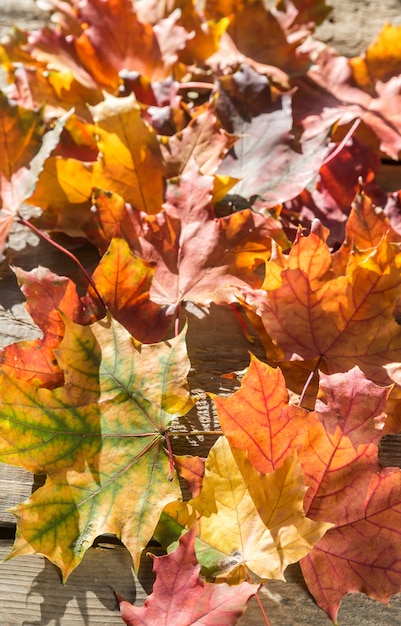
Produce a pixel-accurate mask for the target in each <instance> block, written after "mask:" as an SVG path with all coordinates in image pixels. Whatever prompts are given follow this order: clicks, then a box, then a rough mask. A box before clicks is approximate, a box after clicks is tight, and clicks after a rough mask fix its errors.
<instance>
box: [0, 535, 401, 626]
mask: <svg viewBox="0 0 401 626" xmlns="http://www.w3.org/2000/svg"><path fill="white" fill-rule="evenodd" d="M11 544H12V542H11V540H2V541H0V558H4V557H5V556H6V555H7V553H8V552H9V550H10V548H11ZM152 582H153V576H152V572H151V559H150V558H149V557H146V556H144V557H143V559H142V564H141V569H140V572H139V577H138V578H137V577H135V576H134V574H133V571H132V563H131V558H130V555H129V553H128V551H127V550H126V549H125V548H124V547H122V546H121V545H113V544H111V543H109V542H108V541H107V540H106V539H105V540H104V541H103V542H102V543H101V545H98V546H97V547H93V548H90V549H89V550H88V552H87V554H86V555H85V558H84V560H83V562H82V563H81V565H80V566H79V567H78V568H77V569H76V570H75V571H74V572H73V573H72V574H71V576H70V578H69V579H68V581H67V584H66V585H62V584H61V582H60V576H59V572H58V569H57V568H56V567H55V566H54V565H52V564H51V563H49V561H47V560H46V559H44V558H43V557H40V556H37V555H35V556H27V557H17V558H16V559H11V560H10V561H7V562H5V563H1V564H0V624H1V625H2V626H17V625H18V626H22V625H24V626H81V625H83V624H84V625H85V626H99V625H102V626H121V624H122V621H121V618H120V615H119V612H118V608H117V604H116V601H115V597H114V591H119V592H120V593H121V594H122V595H123V596H124V597H125V598H127V599H128V600H129V601H130V602H133V603H135V604H136V605H138V606H141V605H142V604H143V602H144V601H145V598H146V597H147V594H148V593H150V592H151V587H152ZM261 601H262V605H263V607H264V610H265V611H266V613H267V615H268V618H269V622H270V626H312V625H313V626H330V624H331V621H330V620H329V618H328V617H327V615H325V613H324V612H323V611H321V610H320V609H319V608H318V607H317V606H316V604H315V602H314V600H313V598H312V597H311V596H310V594H309V593H308V591H307V589H306V587H305V584H304V582H303V579H302V575H301V572H300V569H299V566H298V565H293V566H290V567H289V568H287V582H284V581H270V582H269V583H268V584H267V586H266V588H265V589H264V590H263V591H262V592H261ZM339 621H340V624H344V626H345V625H346V626H379V624H380V626H395V624H399V623H401V594H398V595H397V596H395V597H394V598H393V600H392V601H391V608H387V607H386V606H384V605H382V604H380V603H379V602H375V601H374V600H370V599H369V598H367V597H366V596H364V595H363V594H359V593H357V594H350V595H349V596H347V597H346V598H345V600H344V602H343V604H342V606H341V609H340V616H339ZM262 623H263V621H262V616H261V612H260V609H259V606H258V604H257V602H256V600H254V599H253V600H251V601H250V603H249V605H248V608H247V610H246V613H245V615H244V617H243V618H242V619H241V621H240V626H255V625H258V624H262ZM155 626H157V625H156V624H155ZM171 626H175V625H174V624H171Z"/></svg>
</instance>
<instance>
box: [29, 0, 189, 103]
mask: <svg viewBox="0 0 401 626" xmlns="http://www.w3.org/2000/svg"><path fill="white" fill-rule="evenodd" d="M56 6H57V8H59V7H60V3H57V5H56ZM54 17H55V18H56V19H57V17H58V16H57V13H56V15H55V16H54ZM68 17H69V19H68V20H65V21H61V20H60V22H59V25H58V28H54V27H45V28H43V29H42V30H41V31H39V32H38V33H31V34H30V36H29V39H28V46H27V51H28V52H29V53H30V54H31V56H32V57H33V59H35V60H36V61H39V62H40V63H45V64H47V65H48V66H49V67H50V68H52V69H58V70H61V71H63V70H65V69H67V70H69V71H70V72H71V73H72V75H73V76H74V78H75V79H76V80H77V81H79V82H81V83H82V84H83V85H84V86H85V87H89V88H94V87H95V88H96V87H97V86H101V87H103V88H105V89H108V90H109V91H111V92H113V93H116V92H117V90H118V87H119V85H120V84H121V78H120V76H119V72H120V71H121V70H128V71H133V70H135V71H137V72H139V73H141V74H144V75H146V76H148V77H149V78H151V79H153V80H159V79H162V78H165V77H166V76H168V75H169V74H170V72H171V68H172V66H173V65H174V63H175V61H176V59H177V54H178V52H179V50H181V49H182V48H183V47H184V46H185V43H186V41H187V40H188V39H189V38H190V35H189V33H187V32H186V30H185V29H184V28H182V27H180V26H177V24H176V21H177V19H178V13H176V12H175V13H173V14H172V15H170V16H169V17H167V18H166V19H165V20H160V21H159V23H158V24H157V25H156V26H155V27H152V26H151V25H150V24H146V23H142V22H140V21H139V19H138V17H137V14H136V11H135V7H134V5H133V3H132V2H131V0H115V1H114V2H112V3H111V2H109V1H108V0H85V1H84V2H80V3H79V4H78V3H76V4H75V6H74V10H73V11H69V15H68ZM60 26H61V27H60Z"/></svg>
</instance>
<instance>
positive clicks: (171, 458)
mask: <svg viewBox="0 0 401 626" xmlns="http://www.w3.org/2000/svg"><path fill="white" fill-rule="evenodd" d="M164 438H165V440H166V445H167V452H168V459H169V463H170V469H169V473H168V479H169V480H173V478H174V469H175V468H174V455H173V450H172V447H171V441H170V437H169V436H168V432H167V431H166V432H165V433H164Z"/></svg>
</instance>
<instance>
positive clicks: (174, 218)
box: [88, 169, 287, 316]
mask: <svg viewBox="0 0 401 626" xmlns="http://www.w3.org/2000/svg"><path fill="white" fill-rule="evenodd" d="M213 189H214V181H213V178H212V177H211V176H202V175H200V174H199V172H197V170H196V169H191V170H189V171H188V172H187V173H185V174H183V175H182V176H180V177H179V178H178V179H172V180H170V181H169V183H168V185H167V189H166V201H165V203H164V204H163V209H162V211H160V212H159V213H158V214H156V215H146V214H144V213H143V212H142V213H141V212H139V211H132V209H131V208H130V207H129V206H127V205H126V203H124V202H123V200H122V199H121V198H118V197H116V196H115V195H111V196H110V195H109V194H101V193H100V194H99V195H98V196H97V197H98V202H97V203H96V213H95V214H94V219H93V218H92V219H91V221H90V222H89V223H88V228H89V229H90V232H91V233H93V235H91V238H93V237H94V239H92V240H94V241H97V242H99V245H100V246H101V249H102V250H104V246H105V242H106V241H107V239H108V238H109V237H112V236H113V233H114V232H115V227H116V226H117V224H119V223H120V224H121V232H122V234H123V235H124V238H126V240H127V242H128V244H129V246H130V248H131V250H132V251H133V253H134V254H135V256H137V257H139V258H141V259H143V260H144V261H146V262H148V263H150V264H152V265H154V275H153V278H152V283H151V286H150V290H149V296H150V300H152V301H153V302H154V303H155V304H157V305H159V306H161V307H163V308H164V309H163V310H164V314H166V315H168V316H169V315H172V314H173V313H174V311H175V310H176V308H177V306H179V305H180V303H181V302H184V301H187V300H189V301H193V302H198V303H201V304H205V305H207V304H210V303H211V302H214V303H216V304H225V303H227V302H232V301H236V296H235V295H234V292H235V286H238V285H242V286H245V285H254V286H258V285H260V279H259V278H258V277H257V275H256V274H255V272H254V270H255V268H256V267H257V266H258V265H259V264H260V263H261V262H262V261H263V259H265V258H267V257H268V256H269V255H270V247H271V236H275V237H277V238H278V239H279V240H280V241H284V242H286V241H287V240H286V238H285V236H284V235H283V231H282V229H281V224H280V223H279V222H278V221H277V220H275V219H274V218H273V217H264V216H263V215H259V214H257V213H255V212H252V211H251V210H245V211H240V212H238V213H235V214H233V215H229V216H227V217H224V218H217V217H216V216H215V213H214V210H213V206H212V204H211V199H212V192H213ZM284 245H286V244H285V243H284Z"/></svg>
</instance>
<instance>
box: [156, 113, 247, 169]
mask: <svg viewBox="0 0 401 626" xmlns="http://www.w3.org/2000/svg"><path fill="white" fill-rule="evenodd" d="M234 142H235V137H233V136H230V135H229V134H228V133H227V132H226V131H224V130H223V129H221V128H219V124H218V120H217V117H216V114H215V112H214V106H213V105H212V104H210V105H208V106H207V108H206V110H204V111H201V112H200V113H199V114H198V115H196V117H193V118H192V119H191V121H190V122H189V124H188V125H187V126H186V127H185V128H184V129H183V130H182V131H181V132H178V133H175V134H174V135H173V136H172V137H168V138H167V137H165V138H163V140H162V143H161V146H160V148H161V152H162V155H163V159H164V163H165V170H166V178H173V177H174V176H180V175H181V174H184V173H185V172H186V171H188V170H189V169H191V168H192V167H193V166H194V162H195V163H196V166H197V167H198V169H199V171H200V172H201V173H202V174H209V175H212V174H214V173H215V172H216V170H217V168H218V166H219V165H220V163H221V161H222V160H223V158H224V156H225V155H226V153H227V152H228V150H229V149H230V148H231V146H232V145H233V144H234Z"/></svg>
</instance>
